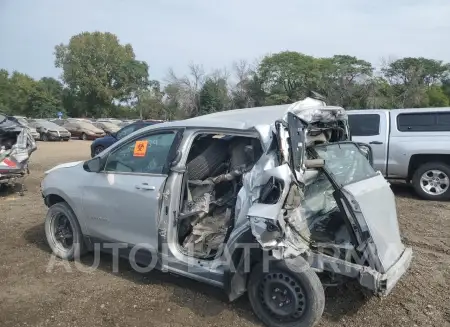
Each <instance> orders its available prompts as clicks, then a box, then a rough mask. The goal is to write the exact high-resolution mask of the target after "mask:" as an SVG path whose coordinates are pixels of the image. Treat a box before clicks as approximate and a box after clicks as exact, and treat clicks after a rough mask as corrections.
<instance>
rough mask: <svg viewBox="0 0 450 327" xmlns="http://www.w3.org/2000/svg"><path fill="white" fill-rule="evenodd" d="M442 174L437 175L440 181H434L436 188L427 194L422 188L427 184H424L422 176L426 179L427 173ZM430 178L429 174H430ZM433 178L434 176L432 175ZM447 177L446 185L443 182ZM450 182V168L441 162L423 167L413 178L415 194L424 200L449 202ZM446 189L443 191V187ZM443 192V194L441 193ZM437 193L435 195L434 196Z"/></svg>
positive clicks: (430, 163)
mask: <svg viewBox="0 0 450 327" xmlns="http://www.w3.org/2000/svg"><path fill="white" fill-rule="evenodd" d="M431 171H434V172H441V173H442V174H437V175H438V176H436V177H437V178H438V179H439V180H438V181H434V182H436V184H435V185H436V187H431V189H430V190H429V191H428V192H426V191H425V190H424V188H422V184H424V187H425V183H427V182H423V181H422V180H421V179H422V176H424V177H425V174H426V173H427V172H431ZM428 176H429V174H428ZM431 176H434V175H433V174H431ZM442 177H446V180H447V182H446V183H444V182H443V180H444V178H442ZM449 180H450V166H449V165H447V164H444V163H441V162H429V163H425V164H423V165H421V166H420V167H419V168H417V170H416V171H415V172H414V175H413V177H412V185H413V187H414V190H415V192H416V193H417V195H418V196H419V197H421V198H422V199H424V200H435V201H442V200H448V199H450V185H448V184H449V183H448V181H449ZM444 185H445V186H446V187H445V190H443V186H444ZM441 192H442V193H441ZM433 193H435V194H433Z"/></svg>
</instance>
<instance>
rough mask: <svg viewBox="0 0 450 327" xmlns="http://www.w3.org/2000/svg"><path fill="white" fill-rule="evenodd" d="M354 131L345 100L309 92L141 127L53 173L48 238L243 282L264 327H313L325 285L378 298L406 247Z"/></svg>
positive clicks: (215, 279) (206, 278)
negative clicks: (333, 101) (288, 100)
mask: <svg viewBox="0 0 450 327" xmlns="http://www.w3.org/2000/svg"><path fill="white" fill-rule="evenodd" d="M349 136H350V133H349V131H348V124H347V115H346V112H345V110H344V109H342V108H340V107H335V106H327V105H326V104H325V103H324V102H322V101H318V100H314V99H311V98H307V99H305V100H303V101H299V102H296V103H293V104H285V105H278V106H270V107H260V108H247V109H240V110H230V111H224V112H218V113H213V114H210V115H206V116H200V117H195V118H192V119H187V120H182V121H176V122H168V123H163V124H158V125H154V126H149V127H146V128H143V129H141V130H139V131H136V132H134V133H133V134H130V135H128V136H127V137H124V138H122V139H121V140H120V141H119V142H117V143H116V144H114V145H112V146H111V147H110V148H109V149H106V150H105V151H103V152H102V153H100V154H99V155H98V156H96V157H94V158H92V159H90V160H87V161H85V162H83V161H78V162H72V163H65V164H61V165H59V166H56V167H54V168H52V169H50V170H49V171H47V174H46V177H45V178H44V180H43V181H42V184H41V190H42V194H43V198H44V201H45V204H46V206H47V207H48V213H47V216H46V219H45V234H46V238H47V241H48V244H49V246H50V248H51V249H52V251H53V253H54V254H55V255H57V256H58V257H60V258H62V259H65V260H73V259H75V258H77V259H78V258H79V256H81V255H82V254H85V253H86V252H88V251H90V250H91V251H92V250H94V249H101V248H104V249H106V248H107V247H106V246H104V247H102V244H104V243H108V245H111V243H113V244H115V245H116V246H117V247H113V246H108V248H109V249H111V248H117V249H118V248H119V245H120V251H121V254H122V255H123V256H125V255H127V254H129V259H130V261H131V262H132V263H137V264H138V265H139V266H140V267H142V266H144V267H146V268H147V267H148V266H149V267H150V268H153V267H156V268H158V269H162V270H163V271H165V272H170V273H175V274H180V275H182V276H185V277H188V278H192V279H195V280H197V281H201V282H204V283H208V284H210V285H214V286H217V287H220V288H222V289H223V290H224V291H225V293H226V294H227V295H228V298H229V300H230V301H233V300H236V299H237V298H238V297H239V296H241V295H243V294H245V292H246V291H247V293H248V297H249V300H250V301H249V302H250V305H251V307H252V309H253V311H254V312H255V315H256V316H257V317H258V318H259V319H260V320H261V321H262V322H264V323H265V324H266V325H267V326H270V327H300V326H301V327H311V326H314V325H316V324H317V323H318V322H319V320H320V318H321V316H322V313H323V311H324V306H325V301H326V298H325V292H324V285H323V283H324V284H325V285H326V286H331V285H338V284H340V283H347V282H349V281H354V282H355V283H359V284H360V285H361V287H363V288H366V289H367V290H368V291H371V292H372V293H374V294H378V295H380V296H386V295H388V294H389V293H390V292H391V291H392V289H393V288H394V287H395V285H396V284H397V283H398V281H399V280H400V279H401V278H402V276H404V274H405V273H406V271H407V270H408V268H409V266H410V263H411V258H412V249H411V248H409V247H406V246H405V245H404V244H403V242H402V239H401V235H400V230H399V224H398V219H397V212H396V204H395V196H394V194H393V192H392V190H391V188H390V185H389V183H388V182H387V181H386V180H385V178H384V177H383V176H382V175H381V174H380V173H379V172H376V171H375V170H374V169H373V167H372V166H371V165H370V161H369V160H367V157H366V156H365V155H364V152H365V151H368V153H369V156H368V157H369V158H370V152H371V150H370V147H367V146H365V145H362V144H361V145H360V144H357V143H355V142H351V140H349ZM361 146H362V147H364V148H365V149H366V150H364V151H361V150H360V147H361ZM61 181H65V182H61ZM380 204H382V205H380ZM98 245H100V247H97V246H98ZM136 250H138V251H136ZM110 252H111V250H110ZM117 253H118V252H115V255H116V256H117ZM147 271H148V270H147ZM399 286H400V287H402V286H404V285H402V283H400V284H399ZM404 291H406V292H408V291H409V290H404ZM344 295H345V294H344Z"/></svg>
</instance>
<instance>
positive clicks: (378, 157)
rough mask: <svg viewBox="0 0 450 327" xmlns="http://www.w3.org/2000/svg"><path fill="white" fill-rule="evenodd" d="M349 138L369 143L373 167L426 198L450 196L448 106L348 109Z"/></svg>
mask: <svg viewBox="0 0 450 327" xmlns="http://www.w3.org/2000/svg"><path fill="white" fill-rule="evenodd" d="M347 113H348V115H349V125H350V130H351V134H352V140H354V141H357V142H363V143H367V144H369V145H370V146H371V147H372V151H373V165H374V168H375V169H377V170H379V171H381V172H382V173H383V175H384V176H385V177H386V178H388V179H400V180H405V181H406V182H407V183H411V184H412V185H413V187H414V189H415V191H416V193H417V194H418V195H419V196H420V197H421V198H423V199H427V200H447V199H450V108H424V109H395V110H373V109H367V110H349V111H347Z"/></svg>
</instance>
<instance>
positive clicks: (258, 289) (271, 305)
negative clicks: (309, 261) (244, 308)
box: [247, 261, 325, 327]
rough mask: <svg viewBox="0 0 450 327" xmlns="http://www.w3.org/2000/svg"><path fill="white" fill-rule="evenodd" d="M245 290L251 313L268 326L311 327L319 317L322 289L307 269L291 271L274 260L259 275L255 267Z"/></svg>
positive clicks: (284, 264) (317, 280) (282, 262)
mask: <svg viewBox="0 0 450 327" xmlns="http://www.w3.org/2000/svg"><path fill="white" fill-rule="evenodd" d="M247 289H248V296H249V300H250V304H251V306H252V308H253V311H254V312H255V314H256V316H258V318H259V319H260V320H261V321H262V322H263V323H264V324H265V325H266V326H268V327H312V326H314V325H315V324H316V323H317V322H318V321H319V320H320V318H321V317H322V314H323V310H324V306H325V294H324V289H323V286H322V283H321V282H320V279H319V277H318V276H317V275H316V273H315V272H314V271H313V270H311V268H306V269H304V270H303V271H301V272H295V271H292V270H291V269H289V268H288V266H287V265H286V263H285V262H284V261H278V262H272V265H271V266H270V267H269V270H268V271H267V272H263V265H262V264H257V265H256V266H255V267H254V268H253V270H252V272H251V274H250V279H249V282H248V287H247Z"/></svg>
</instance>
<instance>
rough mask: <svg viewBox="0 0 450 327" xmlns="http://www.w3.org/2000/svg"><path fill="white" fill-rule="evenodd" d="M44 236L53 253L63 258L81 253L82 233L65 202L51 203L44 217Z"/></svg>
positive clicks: (69, 258) (73, 257)
mask: <svg viewBox="0 0 450 327" xmlns="http://www.w3.org/2000/svg"><path fill="white" fill-rule="evenodd" d="M45 236H46V237H47V242H48V245H49V246H50V248H51V249H52V251H53V253H54V254H55V255H56V256H58V257H60V258H61V259H65V260H73V259H75V258H79V257H80V256H81V255H83V254H84V253H85V252H86V250H85V245H84V240H83V234H82V233H81V228H80V225H79V224H78V220H77V218H76V216H75V214H74V213H73V211H72V209H71V208H70V207H69V205H68V204H67V203H65V202H59V203H56V204H54V205H52V206H51V207H50V208H49V209H48V212H47V216H46V217H45Z"/></svg>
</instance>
